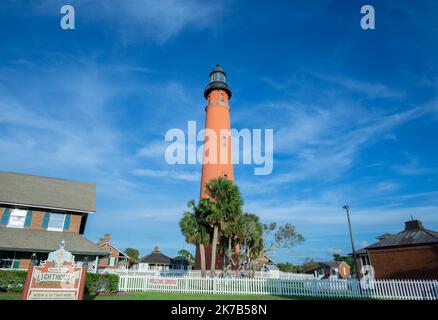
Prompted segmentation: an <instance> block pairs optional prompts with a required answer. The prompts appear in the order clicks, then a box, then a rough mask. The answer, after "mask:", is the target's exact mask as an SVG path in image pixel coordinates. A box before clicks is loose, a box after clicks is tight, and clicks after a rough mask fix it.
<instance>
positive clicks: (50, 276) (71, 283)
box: [22, 241, 87, 300]
mask: <svg viewBox="0 0 438 320" xmlns="http://www.w3.org/2000/svg"><path fill="white" fill-rule="evenodd" d="M64 246H65V242H64V241H61V244H60V248H59V249H58V250H56V251H54V252H51V253H50V254H49V257H48V259H47V261H46V262H44V263H43V264H42V265H41V266H34V265H33V264H32V263H31V264H30V265H29V269H28V272H27V277H26V283H25V285H24V289H23V295H22V300H82V299H83V297H84V289H85V278H86V276H87V268H86V267H85V268H84V267H78V266H76V264H75V263H74V256H73V255H72V254H71V253H70V252H68V251H66V250H64Z"/></svg>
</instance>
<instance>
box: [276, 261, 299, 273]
mask: <svg viewBox="0 0 438 320" xmlns="http://www.w3.org/2000/svg"><path fill="white" fill-rule="evenodd" d="M277 267H278V270H280V271H282V272H300V271H301V267H300V266H294V265H293V264H292V263H290V262H286V263H278V264H277Z"/></svg>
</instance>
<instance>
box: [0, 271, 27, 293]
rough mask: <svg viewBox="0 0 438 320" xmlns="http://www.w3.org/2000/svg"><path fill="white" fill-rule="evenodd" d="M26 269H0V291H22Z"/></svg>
mask: <svg viewBox="0 0 438 320" xmlns="http://www.w3.org/2000/svg"><path fill="white" fill-rule="evenodd" d="M26 275H27V271H18V270H0V291H2V292H22V291H23V287H24V283H25V282H26Z"/></svg>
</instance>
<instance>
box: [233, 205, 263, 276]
mask: <svg viewBox="0 0 438 320" xmlns="http://www.w3.org/2000/svg"><path fill="white" fill-rule="evenodd" d="M240 220H241V223H240V230H239V234H238V237H239V244H240V246H241V248H240V260H241V261H240V267H241V268H242V267H243V268H245V269H247V270H248V269H251V266H252V261H253V260H256V259H257V258H259V257H260V255H261V253H262V251H263V225H262V224H261V223H260V219H259V217H258V216H257V215H255V214H252V213H245V214H244V215H242V217H241V219H240Z"/></svg>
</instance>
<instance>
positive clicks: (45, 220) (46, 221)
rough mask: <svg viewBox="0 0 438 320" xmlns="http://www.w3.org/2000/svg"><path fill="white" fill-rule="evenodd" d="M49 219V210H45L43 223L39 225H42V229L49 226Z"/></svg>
mask: <svg viewBox="0 0 438 320" xmlns="http://www.w3.org/2000/svg"><path fill="white" fill-rule="evenodd" d="M49 219H50V212H46V213H45V214H44V219H43V225H42V226H41V227H43V229H47V228H48V227H49Z"/></svg>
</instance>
